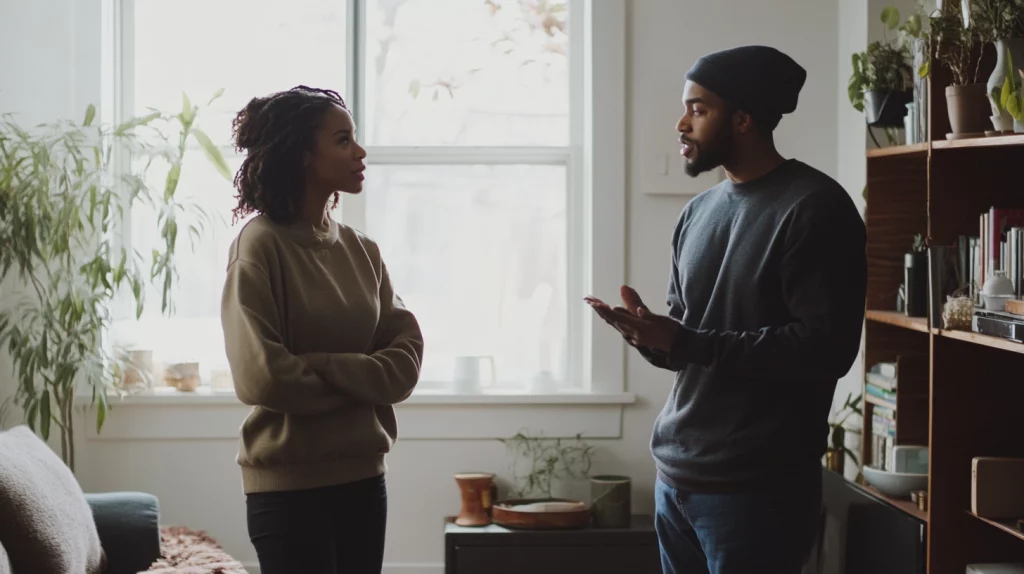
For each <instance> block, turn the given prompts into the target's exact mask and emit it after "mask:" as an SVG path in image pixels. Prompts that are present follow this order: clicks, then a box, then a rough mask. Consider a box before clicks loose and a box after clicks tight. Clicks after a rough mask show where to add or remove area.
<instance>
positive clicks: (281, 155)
mask: <svg viewBox="0 0 1024 574" xmlns="http://www.w3.org/2000/svg"><path fill="white" fill-rule="evenodd" d="M331 106H340V107H341V108H342V109H345V110H348V106H346V105H345V101H344V100H343V99H342V98H341V96H340V95H338V93H337V92H334V91H332V90H321V89H317V88H310V87H307V86H296V87H294V88H292V89H290V90H287V91H283V92H277V93H274V94H270V95H269V96H265V97H262V98H253V99H252V100H249V103H248V104H246V106H245V108H243V109H242V111H240V112H238V115H236V116H235V119H234V121H233V122H232V124H231V127H232V131H233V134H234V143H235V149H236V150H237V151H239V152H242V151H245V152H246V158H245V161H243V162H242V167H240V168H239V169H238V173H237V174H235V189H236V190H238V194H237V195H236V196H235V198H236V199H237V200H238V206H237V207H235V208H234V209H233V210H232V214H233V216H234V221H235V222H237V221H238V220H240V219H242V218H244V217H246V216H247V215H249V214H250V213H253V212H255V213H260V214H265V215H267V216H268V217H270V218H271V219H272V220H274V221H277V222H282V223H287V222H291V221H293V220H294V219H295V218H296V217H298V216H299V213H300V210H301V208H302V200H303V194H304V192H305V189H306V166H305V158H306V156H307V154H308V153H309V152H311V151H312V150H313V148H314V147H315V145H316V132H317V130H318V129H319V127H320V121H321V119H322V118H323V115H324V113H325V112H326V111H327V110H328V109H330V107H331ZM337 204H338V194H337V193H336V194H335V195H334V201H333V204H332V207H336V206H337Z"/></svg>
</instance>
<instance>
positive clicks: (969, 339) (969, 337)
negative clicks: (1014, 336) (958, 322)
mask: <svg viewBox="0 0 1024 574" xmlns="http://www.w3.org/2000/svg"><path fill="white" fill-rule="evenodd" d="M935 334H936V335H938V336H940V337H946V338H947V339H956V340H957V341H964V342H966V343H971V344H973V345H982V346H985V347H992V348H993V349H1001V350H1003V351H1009V352H1011V353H1024V343H1016V342H1014V341H1010V340H1008V339H1000V338H999V337H990V336H988V335H982V334H981V333H974V332H971V331H947V330H944V329H935Z"/></svg>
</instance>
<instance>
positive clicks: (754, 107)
mask: <svg viewBox="0 0 1024 574" xmlns="http://www.w3.org/2000/svg"><path fill="white" fill-rule="evenodd" d="M686 79H687V80H690V81H692V82H694V83H696V84H700V85H701V86H702V87H704V88H705V89H707V90H709V91H711V92H714V93H715V94H716V95H717V96H718V97H720V98H722V99H723V100H725V101H727V102H729V103H730V104H732V105H734V106H736V107H737V108H739V109H741V110H743V111H745V112H747V113H748V114H750V115H752V116H754V117H755V118H757V120H758V121H759V122H760V124H761V125H762V126H763V127H765V128H767V129H775V126H777V125H778V124H779V121H780V120H781V119H782V116H783V114H788V113H791V112H793V110H795V109H796V103H797V99H798V96H799V95H800V89H801V88H803V86H804V81H806V80H807V71H806V70H804V69H803V68H802V67H801V66H800V64H797V63H796V62H795V61H794V60H793V58H790V57H789V56H787V55H786V54H783V53H782V52H780V51H778V50H776V49H775V48H770V47H768V46H740V47H737V48H730V49H728V50H722V51H721V52H714V53H712V54H708V55H706V56H702V57H701V58H700V59H699V60H697V63H695V64H694V65H693V67H692V68H690V71H689V72H687V73H686Z"/></svg>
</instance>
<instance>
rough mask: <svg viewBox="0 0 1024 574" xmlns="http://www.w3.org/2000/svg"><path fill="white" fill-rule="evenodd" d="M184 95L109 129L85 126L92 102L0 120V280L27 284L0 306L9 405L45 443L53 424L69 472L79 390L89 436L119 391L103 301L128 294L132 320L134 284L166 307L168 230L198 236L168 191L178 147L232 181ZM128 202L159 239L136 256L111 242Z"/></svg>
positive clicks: (176, 175) (139, 294)
mask: <svg viewBox="0 0 1024 574" xmlns="http://www.w3.org/2000/svg"><path fill="white" fill-rule="evenodd" d="M218 95H219V94H218ZM214 97H215V98H216V97H217V96H214ZM183 100H184V101H183V105H182V110H181V112H179V113H177V114H165V113H162V112H159V111H153V112H152V113H150V114H148V115H145V116H142V117H139V118H135V119H132V120H129V121H128V122H125V123H123V124H121V125H117V126H114V125H104V124H101V123H99V122H95V120H96V109H95V107H93V106H89V108H88V110H87V111H86V114H85V119H84V121H82V122H72V121H58V122H54V123H50V124H43V125H41V126H36V127H32V128H27V127H23V126H21V125H19V124H18V122H17V121H16V120H15V117H14V116H13V115H10V114H7V115H0V282H2V281H3V279H5V278H7V277H8V276H11V277H17V278H18V279H19V280H20V282H21V283H22V284H24V285H25V293H24V294H23V295H24V296H23V297H20V300H18V301H17V302H14V301H12V303H14V304H9V305H4V310H2V311H0V346H2V347H4V348H5V349H6V350H7V352H8V353H9V354H10V356H11V362H12V363H13V365H14V369H13V370H14V375H15V379H16V381H17V389H16V391H15V394H14V400H15V402H16V404H17V405H18V406H19V407H21V408H22V409H23V410H24V413H25V419H26V422H27V423H28V425H29V427H31V428H32V429H33V430H34V431H35V432H37V433H39V434H40V436H42V438H43V439H45V440H48V439H49V437H50V431H51V429H53V430H55V431H56V432H58V433H59V436H60V444H61V458H62V459H63V460H64V462H65V463H66V464H67V465H68V466H69V467H70V468H71V470H72V471H74V467H75V437H74V434H75V432H74V431H75V427H76V424H75V422H74V411H75V409H74V403H75V398H76V396H77V395H78V393H79V392H81V391H80V389H83V388H84V389H85V390H86V391H87V392H89V393H90V394H91V397H92V402H93V404H94V405H95V406H96V409H97V410H96V413H97V415H96V416H97V419H96V428H97V432H98V431H99V429H101V428H102V426H103V423H104V421H105V419H106V416H107V411H108V408H109V402H108V393H119V392H120V388H119V387H118V384H119V381H121V380H122V377H121V374H122V373H123V372H124V360H123V357H122V356H121V355H120V354H118V353H116V352H113V351H112V350H111V349H108V348H106V347H107V346H106V345H105V341H104V337H105V334H106V331H107V330H108V329H109V326H110V323H111V320H112V313H113V311H112V309H113V307H114V306H115V304H117V303H118V302H119V301H124V300H125V299H128V300H131V302H132V303H134V305H133V307H134V310H135V313H136V317H138V316H140V315H141V314H142V311H143V306H144V287H145V286H146V285H147V284H153V285H154V286H156V287H157V288H158V289H160V288H162V295H163V300H162V301H161V303H162V305H161V307H162V310H164V311H167V312H169V311H170V310H171V308H172V307H171V305H170V291H171V287H172V285H173V283H174V280H175V277H176V271H175V264H174V263H175V252H176V249H177V246H178V241H177V238H178V230H179V228H180V229H182V230H186V229H187V230H188V231H189V232H190V233H191V234H192V237H193V239H196V238H198V237H199V235H200V233H201V231H200V230H201V229H202V226H203V223H204V217H203V214H202V212H201V210H200V209H199V208H198V207H196V206H193V205H192V204H191V203H190V202H185V201H183V200H181V199H180V198H179V197H178V196H177V195H176V193H175V192H176V191H177V188H178V181H179V179H180V176H181V168H182V160H183V158H184V156H185V151H186V149H187V147H188V146H189V145H191V144H192V142H193V141H195V142H196V143H197V144H198V145H199V147H200V148H201V149H202V150H203V151H204V152H205V154H206V155H207V157H208V158H209V159H210V161H211V162H212V163H213V164H214V166H215V167H216V168H217V170H218V171H220V173H221V174H223V175H224V176H225V177H226V178H227V179H230V177H231V174H230V172H229V169H228V166H227V163H226V162H225V161H224V158H223V156H222V155H221V153H220V151H218V149H217V147H216V146H215V145H214V144H213V143H212V142H211V141H210V138H209V137H208V136H206V134H205V133H203V132H202V131H200V130H199V129H198V128H197V127H196V125H195V120H196V118H197V115H198V113H199V107H198V106H195V105H193V104H192V103H191V102H190V101H189V100H188V97H185V96H183ZM210 101H211V102H212V101H213V100H212V99H211V100H210ZM171 137H173V138H174V139H173V140H171V139H170V138H171ZM154 164H157V165H161V164H162V165H166V166H168V167H167V173H166V175H162V174H161V175H162V176H161V177H160V178H159V179H160V182H159V184H158V185H157V184H156V180H155V179H154V178H153V177H152V175H149V174H152V172H151V171H150V167H151V166H152V165H154ZM151 186H152V187H151ZM154 188H158V189H154ZM136 202H146V203H148V204H150V205H151V206H152V207H153V208H154V209H155V211H156V212H157V213H159V216H158V221H157V222H156V225H157V226H158V228H159V230H160V237H161V239H160V240H159V241H158V242H157V244H156V245H155V247H154V249H153V251H152V256H151V258H150V257H148V256H147V257H146V258H145V260H143V257H142V256H141V255H140V254H139V253H138V252H135V253H130V252H129V251H128V250H126V249H125V248H124V247H121V246H120V245H119V242H118V226H119V224H120V222H121V221H123V220H124V219H123V218H124V216H125V214H126V212H127V210H130V209H131V206H132V205H134V204H136ZM147 255H148V254H147ZM12 299H13V297H12Z"/></svg>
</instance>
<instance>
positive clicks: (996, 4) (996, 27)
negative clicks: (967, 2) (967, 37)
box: [971, 0, 1024, 42]
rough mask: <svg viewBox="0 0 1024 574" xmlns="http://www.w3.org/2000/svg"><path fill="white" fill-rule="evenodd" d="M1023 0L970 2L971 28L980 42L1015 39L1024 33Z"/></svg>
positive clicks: (974, 0) (976, 0)
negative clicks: (1023, 18)
mask: <svg viewBox="0 0 1024 574" xmlns="http://www.w3.org/2000/svg"><path fill="white" fill-rule="evenodd" d="M1022 9H1024V0H971V26H972V27H973V28H974V29H975V30H976V31H977V34H978V38H979V39H980V40H981V41H982V42H995V41H996V40H1003V39H1006V38H1015V37H1018V35H1019V34H1020V33H1021V32H1022V31H1024V20H1022V19H1021V15H1022V13H1024V11H1022Z"/></svg>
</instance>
